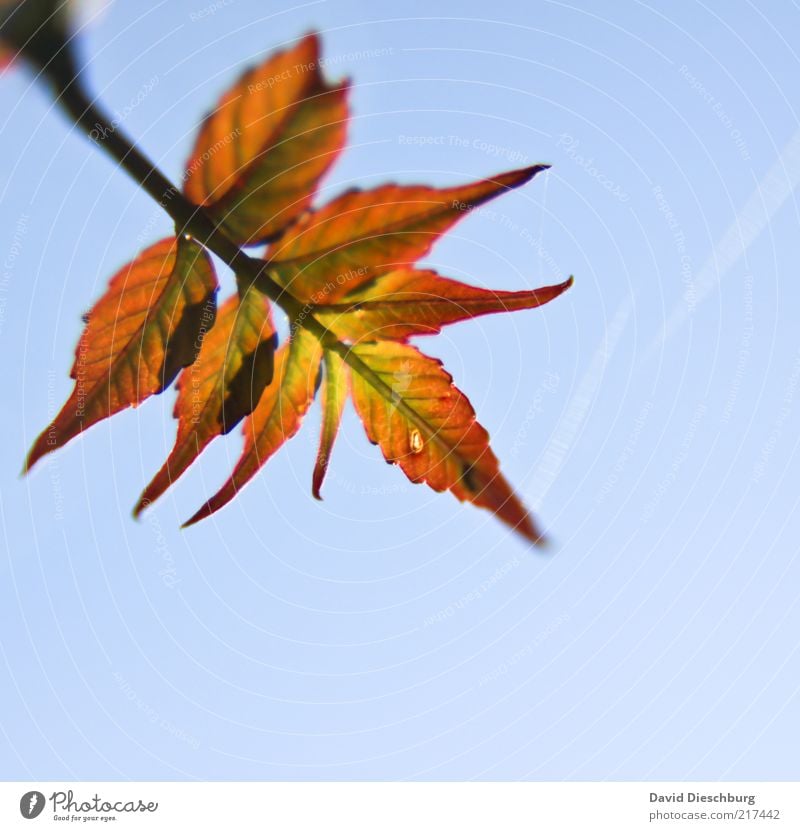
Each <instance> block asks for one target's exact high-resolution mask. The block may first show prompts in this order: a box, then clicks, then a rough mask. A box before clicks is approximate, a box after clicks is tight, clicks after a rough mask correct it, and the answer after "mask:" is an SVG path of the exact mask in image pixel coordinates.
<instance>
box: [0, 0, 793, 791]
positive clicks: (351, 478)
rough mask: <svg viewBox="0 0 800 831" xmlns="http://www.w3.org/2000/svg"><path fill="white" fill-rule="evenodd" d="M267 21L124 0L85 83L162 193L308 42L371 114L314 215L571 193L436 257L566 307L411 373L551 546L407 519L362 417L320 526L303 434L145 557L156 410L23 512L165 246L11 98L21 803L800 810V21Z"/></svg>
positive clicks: (205, 468)
mask: <svg viewBox="0 0 800 831" xmlns="http://www.w3.org/2000/svg"><path fill="white" fill-rule="evenodd" d="M145 6H146V8H145ZM270 6H272V7H275V4H262V3H257V2H253V0H250V1H249V2H248V1H247V0H217V2H216V3H212V2H211V1H210V0H199V1H198V0H170V2H164V0H162V2H158V3H153V4H141V3H135V2H133V0H117V2H115V3H113V4H111V5H110V6H109V8H108V9H107V11H106V12H105V14H104V15H103V16H102V18H101V19H100V20H99V22H98V23H97V24H96V25H94V26H93V27H92V29H91V30H90V32H89V37H88V38H87V41H86V52H87V57H88V58H89V60H90V73H91V77H92V80H93V83H94V85H95V87H96V89H97V90H98V91H100V92H101V93H102V96H103V99H104V100H105V102H106V104H107V106H108V107H109V108H110V109H112V110H116V111H117V112H119V113H120V115H121V116H123V117H124V123H125V127H126V129H127V130H128V131H129V132H130V133H132V134H133V135H135V136H137V137H139V138H140V140H141V144H142V146H143V148H144V149H145V150H146V151H147V152H148V153H149V154H151V155H152V156H153V157H154V158H155V159H157V161H158V162H159V164H160V165H161V166H162V167H163V168H164V169H165V171H166V172H167V173H168V174H169V175H170V176H172V177H174V178H178V177H179V176H180V174H181V169H182V164H183V161H184V160H185V158H186V156H187V154H188V151H189V148H190V145H191V142H192V136H193V130H194V129H195V127H196V125H197V124H198V122H199V120H200V119H201V117H202V116H203V114H204V113H205V112H206V110H207V109H208V108H209V107H210V106H211V105H212V103H213V102H214V101H215V99H216V97H217V95H218V94H219V93H220V92H221V91H223V90H224V89H225V88H226V86H227V85H228V84H230V83H231V82H232V81H233V80H234V79H235V78H236V77H237V74H238V73H239V72H240V71H241V69H242V68H243V67H244V66H246V65H247V64H248V63H250V62H253V61H256V60H258V59H259V58H261V57H262V56H263V55H264V54H265V53H267V52H268V51H269V50H271V49H273V48H275V47H278V46H280V45H285V44H287V43H289V42H291V41H293V40H294V39H296V38H297V37H298V36H300V35H302V34H303V33H305V32H306V31H308V30H309V29H312V28H316V29H318V30H319V31H320V32H321V33H322V37H323V42H324V51H325V56H326V58H327V59H328V67H329V71H330V73H331V74H332V75H333V76H334V77H340V76H343V75H349V76H350V77H352V79H353V81H354V83H355V86H354V90H353V97H352V102H353V110H354V117H353V122H352V127H351V131H350V141H351V143H350V147H349V149H348V150H347V151H346V153H345V154H344V156H343V157H342V160H341V162H340V163H339V165H338V166H337V167H336V169H335V171H334V172H333V174H332V175H331V176H329V177H328V178H327V179H326V181H325V187H324V196H325V197H327V196H330V195H332V194H335V193H337V192H338V191H340V190H341V189H342V188H344V187H346V186H350V185H352V184H353V183H356V182H358V183H363V184H377V183H380V182H384V181H387V180H396V181H402V182H419V181H421V182H432V183H436V184H442V185H444V184H451V183H455V182H462V181H467V180H469V179H474V178H479V177H482V176H485V175H491V174H493V173H496V172H499V171H501V170H504V169H507V168H511V167H518V166H521V165H524V164H531V163H534V162H550V163H552V165H553V167H552V170H550V171H549V172H548V173H547V174H546V175H543V176H541V177H537V179H536V180H534V181H533V182H532V183H531V184H529V185H528V186H526V187H525V188H524V189H522V190H520V191H516V192H514V193H512V194H510V195H507V196H505V197H503V198H502V199H500V200H498V201H496V202H493V203H492V204H491V205H490V206H488V208H487V209H486V210H485V211H482V212H478V213H476V214H474V215H472V216H470V217H469V218H467V219H466V220H465V221H464V222H462V223H461V224H460V225H458V226H457V227H456V229H454V231H453V232H451V233H450V234H449V235H448V236H447V238H446V239H444V240H442V241H441V243H439V244H438V245H437V247H436V248H435V249H434V251H433V252H432V254H431V256H430V257H429V258H428V260H427V261H426V262H427V263H428V264H429V265H431V266H435V267H436V268H438V269H439V270H440V271H442V272H443V273H444V274H447V275H450V276H454V277H458V278H461V279H465V280H468V281H471V282H474V283H477V284H480V285H485V286H489V287H492V288H509V289H521V288H526V287H533V286H536V285H540V284H546V283H550V282H556V281H558V280H561V279H564V278H565V277H566V276H567V275H568V274H574V275H575V278H576V283H575V286H574V288H573V289H571V290H570V292H568V293H567V295H565V296H564V297H561V298H559V299H558V300H557V301H555V302H554V303H552V304H551V305H549V306H547V307H545V308H544V309H541V310H536V311H530V312H523V313H519V314H517V315H514V316H506V317H503V318H499V317H496V318H484V319H482V320H480V321H475V322H472V323H469V324H462V325H461V326H460V327H457V328H456V327H452V328H450V329H449V330H447V331H446V332H445V333H444V334H443V335H441V336H440V337H438V338H437V339H435V340H428V341H427V342H426V343H425V344H424V346H425V348H426V350H427V351H429V352H431V353H432V354H434V355H437V356H439V357H441V358H443V359H445V360H446V362H447V365H448V366H449V368H450V369H451V371H452V373H453V375H454V376H455V378H456V381H457V382H458V383H459V385H460V386H461V388H462V389H464V390H465V392H466V393H467V394H468V395H469V396H470V397H471V399H472V401H473V403H474V404H475V406H476V409H477V411H478V413H479V416H480V419H481V421H482V422H483V424H485V425H486V427H487V428H488V429H489V430H490V432H491V434H492V437H493V446H494V448H495V450H496V452H497V453H498V455H499V456H500V458H501V460H502V461H503V465H504V471H505V473H506V474H507V476H508V477H509V478H510V479H511V481H512V482H513V483H515V485H516V486H517V487H518V489H519V491H520V493H521V494H523V495H524V496H525V498H526V499H527V500H528V502H529V503H530V504H531V505H533V506H534V507H535V508H536V510H537V515H538V517H539V519H540V521H541V522H542V524H543V525H544V527H546V528H547V529H548V531H549V534H550V536H551V537H552V539H553V540H554V545H553V547H552V549H551V550H550V552H549V553H547V554H546V555H542V554H536V553H531V552H530V551H529V550H528V549H527V548H526V547H525V546H524V545H523V544H521V543H520V542H519V541H518V540H517V539H516V538H514V537H512V536H511V535H510V534H509V533H508V532H507V531H506V529H505V528H504V527H503V526H502V525H500V524H499V523H498V522H496V521H495V520H494V519H493V518H492V517H491V516H490V515H489V514H488V513H486V512H484V511H479V510H477V509H474V508H471V507H465V506H461V505H460V504H459V503H457V502H456V501H455V500H454V499H453V498H452V497H450V496H449V495H436V494H434V493H432V492H430V491H428V490H426V489H423V488H420V487H415V486H412V485H410V484H409V483H408V482H407V481H406V480H405V479H404V477H403V476H402V474H401V473H400V472H399V471H398V470H397V469H394V468H390V467H389V466H387V465H386V464H384V463H383V462H382V460H381V459H380V455H379V453H378V451H377V450H376V449H375V448H373V447H371V446H370V445H369V444H368V443H367V441H366V439H365V437H364V434H363V430H362V429H361V427H360V425H359V424H358V423H357V421H356V419H355V416H354V415H353V413H352V410H349V411H348V413H347V417H346V419H345V424H344V432H343V435H342V437H341V439H340V441H339V444H338V446H337V448H336V451H335V454H334V457H333V461H332V471H331V474H330V477H329V480H328V483H327V488H326V492H325V496H326V499H325V501H324V502H323V503H321V504H317V503H315V502H314V500H313V499H312V497H311V495H310V479H311V469H312V465H313V459H314V454H315V450H316V446H315V445H316V439H317V432H318V424H319V414H318V411H317V410H314V411H313V412H312V413H311V414H310V415H309V417H308V419H307V424H306V425H305V427H304V430H303V431H302V433H301V434H300V435H299V436H298V437H297V438H296V439H295V440H294V441H293V442H292V443H291V444H290V445H289V446H288V447H287V448H286V449H285V450H284V451H283V452H282V453H281V454H280V455H279V456H278V457H276V458H275V459H274V460H272V461H270V463H269V464H268V465H267V467H266V468H265V469H264V470H263V471H262V473H261V475H260V476H259V477H258V478H257V479H256V480H255V481H254V482H253V483H252V484H251V485H250V486H249V487H248V488H247V490H246V491H245V492H244V493H242V494H241V495H240V497H239V498H238V499H237V500H235V501H234V503H232V504H231V506H229V507H228V508H227V509H225V510H224V511H222V512H221V513H219V514H218V515H217V516H215V517H214V518H212V519H210V520H208V521H206V522H205V523H201V524H200V525H199V526H196V527H194V528H192V529H190V530H188V531H183V532H182V531H180V530H179V524H180V522H181V521H182V520H184V519H186V518H187V517H188V516H190V515H191V513H192V512H193V511H194V510H195V509H196V508H197V507H198V506H199V504H200V503H201V501H202V499H203V496H204V495H207V494H210V493H212V492H213V490H215V489H216V486H218V485H219V484H220V483H221V482H222V481H223V480H224V478H225V477H226V475H227V472H228V470H229V469H230V467H231V465H232V464H233V462H234V460H235V458H236V456H237V454H238V448H239V437H238V435H237V434H232V435H230V436H228V437H227V438H226V439H225V440H219V441H217V442H216V443H215V444H214V446H213V447H212V449H211V450H210V451H209V452H208V453H207V454H206V456H205V457H204V458H203V460H202V461H201V462H200V463H198V464H197V465H196V466H195V467H194V468H192V470H191V471H190V472H189V474H188V475H187V476H186V477H185V479H184V480H182V481H181V482H180V484H179V485H178V486H177V487H176V488H175V489H174V491H173V492H170V493H169V494H168V495H167V496H166V497H164V498H163V499H162V501H161V502H160V503H159V504H158V505H157V506H156V507H155V508H154V509H153V510H152V511H151V512H150V513H148V514H146V515H145V516H144V517H143V519H142V520H141V521H139V522H135V521H134V520H133V519H132V518H131V516H130V510H131V507H132V506H133V504H134V501H135V499H136V497H137V496H138V494H139V493H140V491H141V489H142V487H143V486H144V484H146V483H147V481H149V479H150V477H151V476H152V474H153V473H154V472H155V471H156V470H157V468H158V467H159V466H160V464H161V461H162V460H163V458H164V457H165V455H166V453H167V451H168V450H169V447H170V446H171V444H172V440H173V437H174V422H173V421H172V419H171V418H170V410H171V406H172V394H171V393H167V394H165V395H163V396H161V397H160V398H158V399H153V400H150V401H149V402H148V403H147V404H146V405H145V406H143V407H141V408H140V409H138V410H136V411H133V410H131V411H128V412H126V413H124V414H121V415H118V416H116V417H115V418H114V419H113V420H112V421H110V422H106V423H104V424H102V425H99V426H97V427H95V428H93V429H92V430H91V432H90V433H87V434H86V435H85V436H83V437H82V438H81V439H80V440H77V441H75V442H74V443H72V444H71V445H70V446H69V447H68V448H66V449H64V450H63V451H61V452H59V453H58V454H57V455H55V456H53V457H51V458H52V461H50V462H48V463H44V464H41V465H40V466H39V469H37V470H35V471H34V473H33V474H32V475H31V476H29V477H27V478H25V479H21V478H19V476H18V473H19V470H20V468H21V465H22V460H23V458H24V455H25V452H26V450H27V448H28V447H29V445H30V444H31V442H32V440H33V438H34V437H35V435H36V434H37V433H38V432H39V431H40V430H41V429H42V428H43V427H44V426H45V424H46V423H47V421H48V419H49V418H50V417H52V415H53V413H54V411H55V409H56V408H57V407H59V406H60V404H61V403H62V401H63V400H65V399H66V397H67V394H68V392H69V390H70V388H71V382H70V381H69V378H68V370H69V367H70V364H71V360H72V352H73V349H74V347H75V343H76V340H77V337H78V334H79V332H80V328H81V322H80V316H81V313H82V312H84V311H85V310H86V309H87V308H88V307H89V306H90V305H91V303H92V302H93V300H94V299H95V298H96V297H97V296H98V295H99V293H100V292H101V291H102V289H103V287H104V285H105V283H106V281H107V279H108V278H109V276H110V275H111V274H112V273H113V272H114V271H115V270H116V269H117V268H118V267H119V266H120V265H122V264H123V263H124V262H125V261H126V260H128V259H129V258H130V257H131V256H132V255H133V254H135V253H136V251H137V250H138V249H139V248H141V247H143V246H144V245H146V244H149V243H150V242H151V241H155V240H156V239H158V238H159V237H160V236H164V235H166V234H167V233H169V221H168V219H167V218H166V216H164V215H161V214H159V213H158V210H157V209H156V208H155V206H154V205H153V204H152V203H151V202H150V201H149V200H148V198H147V197H146V196H145V195H143V194H141V193H139V192H137V190H136V188H135V187H134V186H133V185H132V183H131V182H130V181H129V180H128V179H127V178H126V177H125V175H124V174H122V173H121V172H120V171H118V170H116V169H115V166H114V164H113V163H111V162H110V161H108V160H107V159H106V158H104V157H102V156H100V155H99V154H98V153H96V152H95V151H94V150H93V149H92V148H91V147H90V146H89V144H88V142H87V141H86V140H85V139H83V138H81V136H80V135H79V134H78V133H77V132H76V131H75V130H70V128H69V126H68V124H67V123H66V122H65V121H64V120H63V119H62V118H61V117H60V115H59V114H57V113H55V112H54V111H52V109H51V105H50V102H49V100H48V98H47V96H46V94H45V93H44V92H43V91H42V90H40V89H39V88H32V87H31V86H30V79H29V78H28V77H27V76H26V74H25V73H23V72H15V73H13V74H11V75H10V76H7V77H6V78H4V79H3V81H2V84H0V158H2V159H3V160H4V162H3V163H2V165H0V198H1V199H2V203H1V205H0V265H1V266H2V270H1V271H0V349H2V355H3V361H2V362H1V363H0V378H1V379H2V389H3V394H2V397H1V398H0V419H2V425H1V429H2V436H3V451H2V464H1V465H0V522H2V537H0V621H2V626H1V627H0V695H1V696H2V708H0V712H2V716H0V777H2V778H12V779H13V778H19V779H33V780H38V779H56V780H59V779H68V778H78V779H116V778H134V779H161V778H176V779H189V778H203V779H206V778H212V779H214V778H217V779H262V778H266V779H306V778H307V779H406V778H409V779H415V778H416V779H465V778H483V779H517V778H531V779H563V778H566V779H605V778H610V779H641V778H658V779H682V778H695V779H697V778H704V779H716V778H733V779H751V778H752V779H760V778H765V779H769V778H775V779H778V778H780V779H791V778H797V777H799V776H800V761H798V755H797V752H796V741H795V740H794V739H792V740H791V741H790V740H789V737H794V738H796V736H797V733H798V726H799V725H800V697H799V696H798V690H799V689H800V652H799V651H798V639H797V633H798V632H799V631H800V606H798V593H797V587H798V584H800V580H799V579H798V578H799V577H800V562H798V558H797V553H798V539H800V511H798V510H797V507H798V497H799V495H800V487H798V486H799V485H800V473H799V471H800V454H798V435H800V429H798V428H800V330H799V329H798V321H797V309H798V305H799V303H800V289H799V288H798V279H797V268H798V266H797V264H798V261H800V233H798V220H799V219H800V217H798V204H797V201H796V194H795V191H794V188H795V186H796V185H797V183H798V181H799V180H800V123H799V122H798V107H800V98H799V97H798V87H797V77H798V69H800V67H799V66H798V53H797V52H796V51H795V49H794V47H793V44H792V38H791V35H790V33H792V32H796V31H797V30H798V26H799V25H800V19H799V18H800V11H798V8H797V6H796V5H795V4H792V3H790V2H788V0H778V2H775V3H770V4H769V5H768V6H761V7H759V6H758V5H757V4H753V3H749V2H739V0H734V2H724V3H723V2H716V3H713V4H711V5H706V4H703V3H701V2H691V1H690V0H682V1H681V2H677V3H657V4H648V3H643V2H633V1H631V2H625V3H616V2H614V3H612V2H602V3H595V2H584V0H576V2H574V3H560V2H536V3H521V2H518V0H495V1H494V2H492V3H479V2H472V0H466V1H465V2H458V3H455V2H444V0H427V2H418V0H413V1H412V2H406V3H402V4H397V3H391V4H390V3H386V2H369V3H367V2H363V0H361V2H344V1H343V0H327V2H311V3H304V4H302V5H298V6H297V7H295V8H293V9H290V10H287V11H284V12H281V13H277V14H269V13H268V12H265V9H267V8H268V7H270ZM223 279H224V281H225V284H226V286H228V287H230V285H231V281H230V277H229V276H228V275H224V277H223Z"/></svg>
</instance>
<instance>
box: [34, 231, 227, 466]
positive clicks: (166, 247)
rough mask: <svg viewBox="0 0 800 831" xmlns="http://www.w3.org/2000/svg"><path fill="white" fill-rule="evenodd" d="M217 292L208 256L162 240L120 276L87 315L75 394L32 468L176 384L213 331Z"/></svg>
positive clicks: (188, 244) (37, 448)
mask: <svg viewBox="0 0 800 831" xmlns="http://www.w3.org/2000/svg"><path fill="white" fill-rule="evenodd" d="M216 288H217V279H216V276H215V273H214V267H213V265H212V264H211V260H210V259H209V257H208V255H207V254H206V253H205V252H204V251H203V249H202V248H201V247H200V246H199V245H197V243H195V242H192V241H190V240H187V239H184V238H181V239H180V240H177V239H175V238H173V237H171V238H168V239H164V240H161V242H157V243H156V244H155V245H152V246H151V247H150V248H148V249H146V250H145V251H144V252H142V254H140V255H139V256H138V257H137V258H136V259H135V260H133V262H130V263H128V264H127V265H126V266H125V267H124V268H122V269H121V270H120V271H119V272H118V273H117V274H116V275H115V276H114V277H113V278H112V279H111V282H110V283H109V286H108V290H107V291H106V293H105V294H104V295H103V297H102V298H101V299H100V300H99V301H98V302H97V303H96V304H95V306H94V308H92V310H91V311H90V312H89V313H88V315H87V318H86V328H85V329H84V331H83V334H82V335H81V338H80V341H79V342H78V348H77V350H76V355H75V363H74V364H73V367H72V372H71V377H72V378H73V379H74V381H75V387H74V389H73V391H72V394H71V395H70V397H69V399H68V401H67V402H66V404H64V406H63V408H62V409H61V411H60V412H59V414H58V415H57V416H56V418H55V419H54V421H53V422H52V424H50V426H49V427H48V428H47V429H46V430H45V431H44V432H43V433H42V434H41V435H40V436H39V438H38V439H37V440H36V442H35V444H34V445H33V448H32V449H31V451H30V454H29V455H28V460H27V463H26V468H30V467H32V466H33V465H34V464H35V463H36V461H37V460H38V459H40V458H41V457H42V456H44V455H45V454H46V453H50V452H51V451H53V450H55V449H57V448H58V447H62V446H63V445H64V444H66V443H67V442H68V441H69V440H70V439H72V438H74V437H75V436H77V435H78V434H79V433H81V432H82V431H83V430H85V429H87V428H88V427H91V425H93V424H95V423H96V422H98V421H101V420H102V419H104V418H108V417H109V416H111V415H114V413H118V412H119V411H120V410H124V409H125V408H127V407H135V406H136V405H137V404H140V403H141V402H142V401H144V399H146V398H147V397H148V396H150V395H153V394H154V393H159V392H161V391H162V390H163V389H164V388H165V387H167V386H168V385H169V384H171V383H172V381H173V380H174V378H175V376H176V375H177V374H178V372H179V371H180V370H181V369H182V368H183V367H185V366H188V365H189V364H191V363H192V362H193V361H194V359H195V357H196V355H197V352H198V350H199V348H200V341H201V340H202V335H203V333H204V332H205V331H207V330H208V329H209V328H210V327H211V326H212V325H213V322H214V316H215V311H216V304H215V292H216Z"/></svg>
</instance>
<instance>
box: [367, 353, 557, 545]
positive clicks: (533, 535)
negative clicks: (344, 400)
mask: <svg viewBox="0 0 800 831" xmlns="http://www.w3.org/2000/svg"><path fill="white" fill-rule="evenodd" d="M353 351H354V352H355V354H356V355H357V356H358V357H359V358H360V359H361V360H362V361H363V362H364V363H365V364H366V365H367V366H368V367H369V368H370V369H371V370H373V371H374V372H375V373H376V374H377V375H378V376H379V377H380V378H381V379H382V380H383V381H384V382H385V383H386V384H387V386H389V387H390V388H391V389H392V391H393V392H394V398H393V400H389V399H387V398H386V397H383V396H381V395H380V394H379V393H378V392H377V391H376V390H375V388H374V387H373V386H372V385H371V384H369V383H368V382H367V380H366V379H365V378H364V377H363V376H362V375H360V374H359V373H358V372H353V373H352V378H353V382H352V383H353V401H354V402H355V406H356V411H357V412H358V415H359V417H360V418H361V421H362V422H363V424H364V428H365V430H366V432H367V437H368V438H369V440H370V441H371V442H372V443H373V444H377V445H379V446H380V448H381V451H382V452H383V456H384V458H385V459H386V461H387V462H390V463H392V464H396V465H399V467H400V468H401V469H402V471H403V472H404V473H405V474H406V476H407V477H408V478H409V479H410V480H411V481H412V482H424V483H426V484H428V485H429V486H430V487H431V488H433V490H435V491H445V490H449V491H451V492H452V493H453V494H454V495H455V496H456V497H457V498H458V499H459V500H461V501H462V502H464V501H466V502H471V503H473V504H474V505H477V506H479V507H481V508H488V509H489V510H490V511H493V512H494V514H495V515H496V516H497V517H499V518H500V519H502V520H503V522H505V523H506V524H507V525H509V526H511V527H512V528H513V529H515V530H516V531H518V532H519V533H521V534H522V535H523V536H524V537H525V538H526V539H528V540H530V541H531V542H534V543H535V542H539V541H540V540H541V534H540V532H539V531H538V530H537V529H536V527H535V525H534V524H533V520H532V519H531V517H530V515H529V514H528V511H527V510H526V508H525V507H524V505H523V504H522V502H521V501H520V500H519V498H518V497H517V496H516V494H515V493H514V491H513V490H512V489H511V486H510V485H509V484H508V482H507V481H506V480H505V479H504V478H503V476H502V475H501V473H500V464H499V462H498V461H497V457H496V456H495V455H494V453H492V450H491V448H490V447H489V435H488V433H487V432H486V430H484V428H483V427H481V425H480V424H478V422H477V420H476V417H475V411H474V410H473V409H472V405H471V404H470V403H469V400H468V399H467V397H466V396H465V395H464V394H463V393H462V392H461V391H460V390H459V389H458V388H457V387H456V386H454V384H453V379H452V378H451V377H450V375H449V374H448V373H447V372H446V371H445V370H444V368H443V367H442V364H441V362H440V361H438V360H436V359H434V358H429V357H427V356H426V355H423V354H422V353H421V352H420V351H419V350H418V349H416V348H415V347H413V346H409V345H407V344H403V343H394V342H391V341H383V342H379V343H365V344H359V345H358V346H355V347H354V350H353Z"/></svg>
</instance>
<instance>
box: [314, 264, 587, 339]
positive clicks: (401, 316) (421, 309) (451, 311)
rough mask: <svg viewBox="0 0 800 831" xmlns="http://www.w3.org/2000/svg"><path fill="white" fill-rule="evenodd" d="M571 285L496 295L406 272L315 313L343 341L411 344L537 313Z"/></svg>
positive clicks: (389, 276)
mask: <svg viewBox="0 0 800 831" xmlns="http://www.w3.org/2000/svg"><path fill="white" fill-rule="evenodd" d="M571 285H572V277H570V278H569V279H568V280H566V281H564V282H563V283H559V284H558V285H555V286H544V287H542V288H538V289H532V290H528V291H492V290H491V289H482V288H477V287H475V286H469V285H467V284H466V283H460V282H458V281H457V280H451V279H449V278H447V277H442V276H440V275H439V274H437V273H436V272H435V271H419V270H417V269H413V268H404V269H400V270H398V271H391V272H389V273H388V274H384V275H383V276H381V277H378V278H377V279H376V280H375V281H374V282H373V283H370V284H368V285H367V286H365V287H364V288H361V289H359V290H357V291H355V292H351V293H350V294H348V295H347V296H346V297H345V298H344V299H343V300H341V301H340V302H339V303H325V304H322V305H319V306H316V307H315V311H314V314H315V315H316V317H317V318H318V319H319V320H320V321H322V322H323V323H324V324H325V325H326V326H327V327H328V328H329V329H332V330H333V331H334V332H336V334H337V335H338V337H339V338H341V339H342V340H346V341H348V342H351V343H354V342H356V341H359V340H406V339H408V338H409V337H411V336H413V335H435V334H437V333H438V332H440V331H441V329H442V326H444V325H446V324H449V323H457V322H458V321H461V320H468V319H470V318H473V317H479V316H480V315H487V314H495V313H497V312H514V311H518V310H520V309H533V308H536V307H537V306H542V305H544V304H545V303H549V302H550V301H551V300H553V299H554V298H556V297H558V296H559V295H560V294H562V293H563V292H565V291H566V290H567V289H568V288H569V287H570V286H571Z"/></svg>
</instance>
